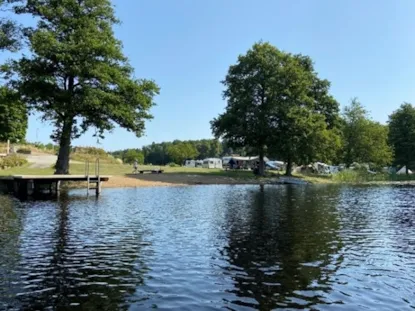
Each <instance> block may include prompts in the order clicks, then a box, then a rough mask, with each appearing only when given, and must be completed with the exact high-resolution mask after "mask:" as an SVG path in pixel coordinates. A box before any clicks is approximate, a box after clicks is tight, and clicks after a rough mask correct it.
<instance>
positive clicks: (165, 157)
mask: <svg viewBox="0 0 415 311" xmlns="http://www.w3.org/2000/svg"><path fill="white" fill-rule="evenodd" d="M189 144H190V145H192V146H193V147H194V149H196V152H194V150H193V148H192V149H191V150H192V153H190V155H189V154H188V153H187V154H185V160H186V159H206V158H217V157H220V156H222V155H230V154H232V153H239V152H242V153H239V154H241V155H246V153H245V151H244V150H242V149H238V150H233V149H232V150H229V149H227V150H225V148H227V147H226V144H225V143H224V142H219V141H218V140H216V139H201V140H186V141H180V140H175V141H173V142H162V143H158V144H156V143H152V144H151V145H148V146H144V147H142V149H126V150H119V151H114V152H112V153H111V154H112V155H113V156H115V157H117V158H120V159H123V160H124V159H125V157H126V154H127V153H128V152H129V151H130V150H134V151H138V152H142V153H143V155H144V163H146V164H154V165H165V164H168V163H170V162H176V161H177V164H182V163H183V161H184V160H183V161H182V159H183V157H180V158H179V159H177V158H175V159H173V157H172V154H170V153H169V148H170V147H171V146H174V145H181V146H182V145H189ZM179 149H180V148H179ZM170 151H171V150H170ZM230 151H232V152H230ZM233 151H235V152H233ZM195 154H196V155H195ZM124 161H125V160H124Z"/></svg>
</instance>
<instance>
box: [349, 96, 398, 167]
mask: <svg viewBox="0 0 415 311" xmlns="http://www.w3.org/2000/svg"><path fill="white" fill-rule="evenodd" d="M343 138H344V161H345V163H346V165H348V166H349V165H350V164H352V163H354V162H358V163H370V164H372V165H374V166H376V167H381V166H384V165H387V164H390V163H391V161H392V155H393V153H392V149H391V148H390V146H389V144H388V128H387V126H385V125H382V124H380V123H378V122H375V121H373V120H371V119H370V118H369V114H368V112H367V111H366V110H365V108H364V107H363V106H362V104H361V103H360V102H359V101H358V100H357V99H356V98H354V99H352V101H351V103H350V105H349V106H346V107H345V109H344V112H343Z"/></svg>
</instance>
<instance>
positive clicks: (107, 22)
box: [8, 0, 159, 174]
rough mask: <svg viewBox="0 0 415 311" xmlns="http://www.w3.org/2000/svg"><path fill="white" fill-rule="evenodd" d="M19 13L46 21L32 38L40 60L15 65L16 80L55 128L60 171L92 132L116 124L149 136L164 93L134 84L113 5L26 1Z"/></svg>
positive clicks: (33, 31)
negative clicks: (148, 124)
mask: <svg viewBox="0 0 415 311" xmlns="http://www.w3.org/2000/svg"><path fill="white" fill-rule="evenodd" d="M19 2H20V1H19ZM16 12H17V13H28V14H31V15H32V16H33V17H35V18H36V19H37V20H38V23H37V28H35V29H31V30H28V31H26V32H25V36H26V38H27V39H28V41H29V47H30V51H31V53H32V54H31V55H32V56H31V57H27V56H23V57H22V58H21V59H19V60H17V61H13V62H12V63H11V64H10V66H9V73H10V75H9V76H8V77H9V78H11V79H12V81H11V85H12V86H13V87H15V88H16V89H18V90H19V92H20V93H21V94H22V97H23V98H24V100H25V102H26V103H27V104H29V105H30V107H31V108H33V109H35V110H37V111H39V112H41V113H42V114H43V118H44V120H47V121H51V122H52V123H53V124H54V125H55V132H54V134H53V136H52V138H53V139H55V140H56V141H58V142H59V144H60V148H59V156H58V162H57V165H56V172H57V173H61V174H66V173H68V169H69V152H70V143H71V140H72V139H73V138H77V137H79V136H80V135H82V134H83V133H84V132H85V131H86V130H87V129H89V128H96V135H97V136H99V137H103V134H104V132H105V131H109V130H112V129H113V128H114V126H115V125H116V124H118V125H120V126H121V127H123V128H125V129H127V130H129V131H132V132H134V133H135V134H136V135H137V136H141V135H142V134H143V131H144V122H145V120H147V119H151V118H152V116H151V115H150V114H149V109H150V108H151V107H152V106H153V97H154V96H155V95H156V94H158V92H159V88H158V86H157V85H156V84H155V83H154V82H153V81H150V80H144V79H140V80H136V79H134V78H133V74H134V72H133V69H132V67H131V66H130V65H129V64H128V60H127V59H126V57H125V56H124V55H123V53H122V45H121V42H120V41H119V40H117V39H116V38H115V37H114V34H113V30H112V27H113V25H114V24H115V23H117V22H118V21H117V19H116V18H115V16H114V9H113V7H112V5H111V3H110V1H109V0H94V1H78V0H64V1H55V0H33V1H27V2H25V1H23V4H22V5H21V6H19V7H16ZM16 77H17V78H16Z"/></svg>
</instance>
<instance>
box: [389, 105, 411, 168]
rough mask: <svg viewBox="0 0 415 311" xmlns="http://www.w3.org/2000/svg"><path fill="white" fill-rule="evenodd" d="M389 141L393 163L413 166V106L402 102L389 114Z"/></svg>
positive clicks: (407, 166)
mask: <svg viewBox="0 0 415 311" xmlns="http://www.w3.org/2000/svg"><path fill="white" fill-rule="evenodd" d="M389 142H390V144H391V145H392V147H393V149H394V152H395V164H396V165H402V166H406V173H407V174H408V170H409V168H414V167H415V165H414V164H415V108H414V106H412V105H411V104H408V103H404V104H403V105H401V107H400V108H399V109H398V110H396V111H395V112H394V113H392V114H391V115H390V116H389Z"/></svg>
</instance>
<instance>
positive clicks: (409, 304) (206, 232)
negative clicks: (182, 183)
mask: <svg viewBox="0 0 415 311" xmlns="http://www.w3.org/2000/svg"><path fill="white" fill-rule="evenodd" d="M151 308H156V309H161V310H215V309H227V310H272V309H285V310H295V309H306V310H413V309H415V188H405V187H395V188H393V187H373V188H369V187H360V188H359V187H357V188H350V187H328V186H306V187H299V186H296V187H290V186H269V187H268V186H266V187H265V189H262V191H261V189H260V187H259V186H195V187H175V188H148V189H111V190H110V189H105V190H104V193H103V196H102V197H101V198H100V199H99V200H95V198H89V199H88V198H86V197H85V193H84V191H82V192H76V191H75V192H71V193H70V194H69V196H68V198H64V197H62V198H61V199H60V200H59V201H55V202H54V201H44V202H26V203H20V202H17V201H15V200H13V199H11V198H10V197H6V196H3V197H1V196H0V309H2V310H3V309H5V310H9V309H10V310H48V309H49V310H101V311H102V310H146V309H151Z"/></svg>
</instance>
